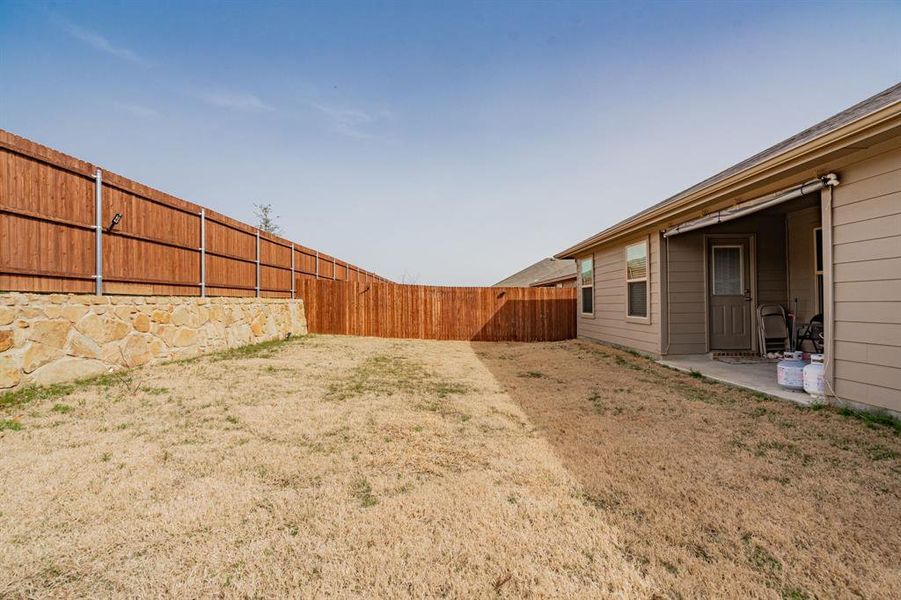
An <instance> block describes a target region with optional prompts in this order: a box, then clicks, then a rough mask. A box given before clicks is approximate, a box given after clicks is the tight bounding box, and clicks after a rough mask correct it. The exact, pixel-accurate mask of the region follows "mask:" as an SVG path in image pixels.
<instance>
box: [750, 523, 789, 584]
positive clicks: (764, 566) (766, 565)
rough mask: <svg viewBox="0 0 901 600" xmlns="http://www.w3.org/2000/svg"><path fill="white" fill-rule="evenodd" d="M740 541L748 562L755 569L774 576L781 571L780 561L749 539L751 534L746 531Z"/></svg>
mask: <svg viewBox="0 0 901 600" xmlns="http://www.w3.org/2000/svg"><path fill="white" fill-rule="evenodd" d="M741 541H742V542H744V544H745V554H746V555H747V557H748V562H749V563H751V566H752V567H754V569H756V570H757V571H759V572H761V573H764V574H766V575H769V576H771V577H775V576H776V575H778V574H779V573H781V572H782V563H781V562H779V559H778V558H776V557H775V556H773V554H772V553H771V552H770V551H769V550H767V549H766V548H764V547H763V546H761V545H760V544H758V543H757V542H755V541H754V540H753V539H751V534H749V533H746V534H745V535H744V536H742V538H741Z"/></svg>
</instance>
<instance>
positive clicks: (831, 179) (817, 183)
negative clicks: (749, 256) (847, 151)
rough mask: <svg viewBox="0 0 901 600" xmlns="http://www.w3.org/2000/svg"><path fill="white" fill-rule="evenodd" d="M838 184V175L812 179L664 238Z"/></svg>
mask: <svg viewBox="0 0 901 600" xmlns="http://www.w3.org/2000/svg"><path fill="white" fill-rule="evenodd" d="M838 183H839V182H838V175H836V174H835V173H829V174H828V175H825V176H823V177H819V178H817V179H811V180H810V181H807V182H805V183H802V184H801V185H799V186H795V187H793V188H789V189H787V190H783V191H781V192H777V193H776V194H774V195H772V196H764V197H763V198H757V199H755V200H749V201H747V202H742V203H741V204H739V205H737V206H733V207H732V208H726V209H723V210H718V211H716V212H715V213H713V214H709V215H706V216H703V217H701V218H700V219H695V220H694V221H688V222H686V223H682V224H681V225H676V226H675V227H671V228H669V229H667V230H666V231H664V232H663V237H665V238H670V237H672V236H674V235H678V234H680V233H685V232H687V231H694V230H696V229H701V228H703V227H710V226H711V225H717V224H719V223H726V222H728V221H733V220H735V219H740V218H741V217H745V216H747V215H750V214H754V213H756V212H759V211H761V210H765V209H767V208H769V207H771V206H775V205H777V204H782V203H783V202H788V201H789V200H794V199H795V198H800V197H801V196H803V195H805V194H811V193H813V192H818V191H820V190H821V189H823V188H825V187H835V186H837V185H838Z"/></svg>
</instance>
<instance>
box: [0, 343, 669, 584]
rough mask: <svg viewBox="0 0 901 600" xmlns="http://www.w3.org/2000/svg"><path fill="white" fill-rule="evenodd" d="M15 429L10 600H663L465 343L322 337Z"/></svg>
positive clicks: (71, 402) (193, 368)
mask: <svg viewBox="0 0 901 600" xmlns="http://www.w3.org/2000/svg"><path fill="white" fill-rule="evenodd" d="M538 385H540V384H538ZM0 419H7V420H9V421H10V422H12V423H15V424H16V426H17V427H19V429H16V428H14V427H10V428H6V429H3V430H2V431H0V596H2V597H59V598H63V597H76V596H77V597H98V596H102V597H109V596H113V597H135V596H177V597H207V596H220V595H221V596H226V597H285V596H301V597H315V596H340V597H349V596H359V597H408V596H413V597H423V596H430V597H434V596H451V597H498V596H499V597H529V596H531V597H551V596H553V597H582V598H585V597H597V596H619V597H636V596H638V597H642V596H649V595H650V594H651V593H652V591H651V588H650V587H649V586H648V585H647V584H646V582H645V581H644V578H643V577H642V576H641V575H640V574H639V569H638V568H637V567H636V566H634V565H633V564H631V563H630V562H629V561H628V560H627V559H626V558H625V557H624V556H623V554H622V553H621V552H620V551H619V550H618V549H617V547H618V546H620V545H622V543H621V542H618V541H617V539H616V536H615V534H614V533H613V532H612V530H611V528H610V527H609V526H608V525H607V519H606V518H604V517H603V515H601V514H599V513H598V512H597V510H596V509H595V508H594V507H593V506H592V505H591V503H589V502H587V501H586V500H585V498H584V495H583V493H582V491H581V488H580V487H579V486H578V484H577V482H576V481H575V479H574V478H573V477H572V476H571V475H570V474H569V473H568V472H567V471H566V469H564V468H563V466H562V464H561V461H560V459H559V458H558V457H557V456H556V455H555V454H554V452H553V449H552V448H551V446H550V444H548V442H547V441H546V440H544V439H543V438H542V437H541V435H539V434H538V433H536V431H535V429H534V428H533V427H532V425H531V424H530V421H529V419H528V418H527V417H526V415H525V414H524V413H523V411H522V410H521V408H520V407H518V406H517V405H516V404H515V403H514V402H513V401H512V399H511V397H510V396H509V395H508V394H506V393H504V391H503V390H502V389H501V388H500V386H499V385H498V383H497V382H496V380H495V379H494V377H493V376H492V375H491V373H490V372H489V371H488V369H487V368H486V367H485V366H484V365H483V364H482V363H481V362H480V361H479V360H478V358H477V357H476V356H475V354H474V352H473V351H472V349H471V347H470V346H469V344H466V343H456V342H449V343H443V342H397V341H390V340H375V339H360V338H356V339H355V338H337V337H314V338H308V339H304V340H300V341H296V342H290V343H288V344H286V345H284V346H281V347H275V346H272V345H270V346H269V347H266V348H262V349H260V350H259V351H249V352H248V351H242V352H232V353H229V354H227V355H225V356H219V357H213V358H204V359H200V360H195V361H190V362H185V363H179V364H171V365H166V366H162V367H156V368H152V369H144V370H138V371H134V372H132V373H130V374H128V375H127V376H125V377H118V378H111V379H107V380H104V381H100V382H95V383H94V384H91V385H89V386H84V385H83V386H63V387H60V388H58V389H56V390H55V391H54V392H53V393H42V394H37V395H34V396H33V397H31V398H29V399H28V402H27V403H24V404H19V405H7V406H5V407H0Z"/></svg>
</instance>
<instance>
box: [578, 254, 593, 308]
mask: <svg viewBox="0 0 901 600" xmlns="http://www.w3.org/2000/svg"><path fill="white" fill-rule="evenodd" d="M579 287H581V288H582V292H581V294H582V309H581V310H582V314H583V315H593V314H594V258H593V257H591V256H589V257H588V258H583V259H582V260H581V261H579Z"/></svg>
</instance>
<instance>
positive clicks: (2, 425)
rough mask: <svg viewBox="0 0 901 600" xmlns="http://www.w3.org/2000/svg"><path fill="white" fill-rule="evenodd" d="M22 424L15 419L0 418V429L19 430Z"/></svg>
mask: <svg viewBox="0 0 901 600" xmlns="http://www.w3.org/2000/svg"><path fill="white" fill-rule="evenodd" d="M21 429H22V424H21V423H19V422H18V421H16V420H15V419H0V431H20V430H21Z"/></svg>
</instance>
